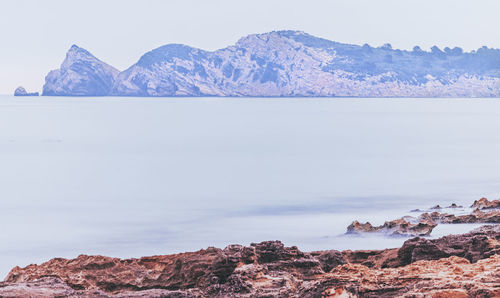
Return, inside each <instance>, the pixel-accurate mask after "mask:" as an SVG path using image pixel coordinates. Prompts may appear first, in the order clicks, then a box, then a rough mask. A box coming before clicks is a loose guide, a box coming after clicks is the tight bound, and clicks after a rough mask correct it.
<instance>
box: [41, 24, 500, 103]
mask: <svg viewBox="0 0 500 298" xmlns="http://www.w3.org/2000/svg"><path fill="white" fill-rule="evenodd" d="M74 52H80V53H82V54H81V55H80V54H79V55H77V56H78V58H77V59H75V58H73V56H75V55H74ZM80 57H83V59H80ZM66 61H67V62H65V63H63V65H62V66H61V69H60V70H57V71H53V72H51V73H49V75H48V76H47V79H46V84H45V87H44V95H69V96H71V95H114V96H291V97H293V96H305V97H307V96H328V97H333V96H342V97H344V96H349V97H499V96H500V50H497V49H489V48H486V47H482V48H480V49H478V50H477V51H472V52H470V53H464V52H463V51H462V50H461V49H460V48H454V49H449V48H445V49H444V50H441V49H439V48H437V47H433V48H432V50H431V51H430V52H426V51H423V50H421V49H420V48H419V47H415V49H413V50H412V51H405V50H397V49H392V47H391V46H390V45H385V46H382V47H371V46H369V45H367V44H365V45H363V46H358V45H350V44H342V43H338V42H334V41H329V40H326V39H322V38H318V37H314V36H311V35H309V34H306V33H304V32H299V31H278V32H269V33H264V34H255V35H249V36H247V37H244V38H242V39H240V40H239V41H238V42H237V43H236V44H235V45H233V46H229V47H226V48H223V49H220V50H217V51H213V52H209V51H204V50H201V49H196V48H192V47H189V46H186V45H180V44H168V45H165V46H162V47H160V48H157V49H154V50H152V51H150V52H148V53H146V54H145V55H143V56H142V57H141V58H140V59H139V61H138V62H137V63H135V64H134V65H132V66H131V67H129V68H128V69H127V70H125V71H123V72H121V73H120V74H119V75H116V74H117V71H116V70H115V69H114V68H112V67H110V66H108V65H106V64H104V63H103V62H101V61H99V60H97V59H96V58H94V57H93V56H92V55H90V54H89V53H88V52H86V51H84V50H83V49H80V48H77V47H76V48H75V49H74V48H72V49H71V50H70V52H69V53H68V57H67V59H66Z"/></svg>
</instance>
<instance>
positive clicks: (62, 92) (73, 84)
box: [42, 45, 119, 96]
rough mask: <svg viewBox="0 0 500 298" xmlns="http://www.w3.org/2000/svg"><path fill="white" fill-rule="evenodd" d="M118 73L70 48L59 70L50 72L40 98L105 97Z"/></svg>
mask: <svg viewBox="0 0 500 298" xmlns="http://www.w3.org/2000/svg"><path fill="white" fill-rule="evenodd" d="M118 73H119V71H118V70H117V69H115V68H114V67H112V66H109V65H108V64H106V63H104V62H102V61H100V60H99V59H97V58H96V57H94V56H93V55H92V54H90V53H89V52H88V51H86V50H84V49H82V48H80V47H78V46H76V45H73V46H72V47H71V48H70V49H69V51H68V53H67V54H66V59H65V60H64V62H63V63H62V65H61V68H60V69H57V70H53V71H51V72H49V74H48V75H47V77H46V78H45V85H44V86H43V93H42V95H45V96H105V95H109V92H110V90H111V87H112V86H113V84H114V82H115V78H116V76H117V75H118Z"/></svg>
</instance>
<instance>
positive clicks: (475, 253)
mask: <svg viewBox="0 0 500 298" xmlns="http://www.w3.org/2000/svg"><path fill="white" fill-rule="evenodd" d="M499 253H500V226H498V225H495V226H484V227H481V228H479V229H476V230H474V231H472V232H470V233H466V234H462V235H449V236H445V237H442V238H439V239H424V238H413V239H410V240H407V241H406V242H405V243H404V244H403V246H402V247H401V248H400V249H399V250H398V257H397V258H398V263H399V264H398V265H400V266H401V265H407V264H410V263H413V262H416V261H420V260H437V259H440V258H444V257H449V256H458V257H462V258H466V259H468V260H469V261H470V262H477V261H478V260H480V259H484V258H488V257H490V256H492V255H494V254H499Z"/></svg>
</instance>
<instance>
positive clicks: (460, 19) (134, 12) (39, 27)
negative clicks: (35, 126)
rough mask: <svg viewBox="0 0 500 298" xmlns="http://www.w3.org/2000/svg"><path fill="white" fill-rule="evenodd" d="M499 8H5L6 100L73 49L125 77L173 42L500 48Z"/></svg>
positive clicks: (245, 4)
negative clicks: (298, 39)
mask: <svg viewBox="0 0 500 298" xmlns="http://www.w3.org/2000/svg"><path fill="white" fill-rule="evenodd" d="M499 12H500V1H499V0H324V1H320V0H307V1H299V0H251V1H250V0H248V1H237V0H211V1H208V0H168V1H167V0H86V1H76V0H43V1H41V0H0V39H1V46H0V93H1V94H6V93H12V92H13V90H14V89H15V88H16V87H17V86H19V85H23V86H25V87H26V88H27V89H30V90H33V91H35V90H38V91H39V90H41V89H42V86H43V82H44V77H45V75H46V74H47V72H48V71H49V70H51V69H56V68H58V67H59V65H60V64H61V62H62V61H63V59H64V56H65V52H66V51H67V50H68V48H69V47H70V46H71V45H72V44H77V45H79V46H82V47H84V48H86V49H87V50H89V51H90V52H91V53H93V54H94V55H96V56H97V57H98V58H99V59H101V60H103V61H105V62H107V63H109V64H111V65H113V66H115V67H117V68H118V69H120V70H123V69H125V68H127V67H128V66H130V65H131V64H133V63H135V62H136V61H137V60H138V59H139V57H140V56H141V55H142V54H144V53H145V52H147V51H149V50H151V49H153V48H156V47H158V46H161V45H163V44H167V43H173V42H175V43H184V44H189V45H191V46H195V47H200V48H203V49H206V50H214V49H218V48H222V47H225V46H227V45H230V44H233V43H235V42H236V41H237V40H238V39H239V38H240V37H242V36H244V35H247V34H251V33H262V32H267V31H272V30H281V29H294V30H303V31H306V32H307V33H310V34H312V35H316V36H319V37H324V38H327V39H331V40H335V41H339V42H345V43H355V44H363V43H369V44H370V45H372V46H379V45H382V44H384V43H387V42H388V43H391V44H392V45H393V47H394V48H402V49H410V48H412V47H413V46H414V45H420V46H421V47H422V48H424V49H428V48H430V47H431V46H432V45H438V46H439V47H444V46H460V47H463V48H464V49H465V50H471V49H477V48H479V47H480V46H482V45H486V46H488V47H494V48H500V33H499V30H500V18H499V17H498V14H499Z"/></svg>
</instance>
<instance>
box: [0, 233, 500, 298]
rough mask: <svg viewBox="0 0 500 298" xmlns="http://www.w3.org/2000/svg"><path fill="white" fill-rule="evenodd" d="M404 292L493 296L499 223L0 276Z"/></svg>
mask: <svg viewBox="0 0 500 298" xmlns="http://www.w3.org/2000/svg"><path fill="white" fill-rule="evenodd" d="M342 295H343V296H342ZM405 295H407V296H409V297H461V296H463V295H467V296H468V297H498V295H500V226H486V227H483V228H480V229H478V230H475V231H473V232H471V233H467V234H463V235H454V236H447V237H443V238H440V239H434V240H428V239H424V238H414V239H410V240H408V241H406V242H405V244H404V245H403V246H402V247H401V248H399V249H386V250H378V251H344V252H339V251H320V252H312V253H306V252H302V251H300V250H299V249H298V248H297V247H285V246H284V245H283V244H282V243H281V242H279V241H266V242H262V243H258V244H252V245H250V246H248V247H246V246H241V245H230V246H228V247H226V248H225V249H223V250H222V249H217V248H208V249H205V250H200V251H197V252H191V253H182V254H175V255H166V256H153V257H144V258H140V259H127V260H121V259H117V258H109V257H103V256H85V255H81V256H79V257H77V258H76V259H72V260H67V259H61V258H57V259H53V260H51V261H49V262H46V263H43V264H41V265H30V266H27V267H26V268H19V267H16V268H14V269H12V271H11V272H10V273H9V275H8V276H7V278H6V280H5V281H4V282H3V283H0V297H29V296H32V297H56V296H64V297H228V296H230V297H234V296H238V297H290V296H292V297H321V296H323V297H360V296H361V297H400V296H405ZM464 297H465V296H464Z"/></svg>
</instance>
